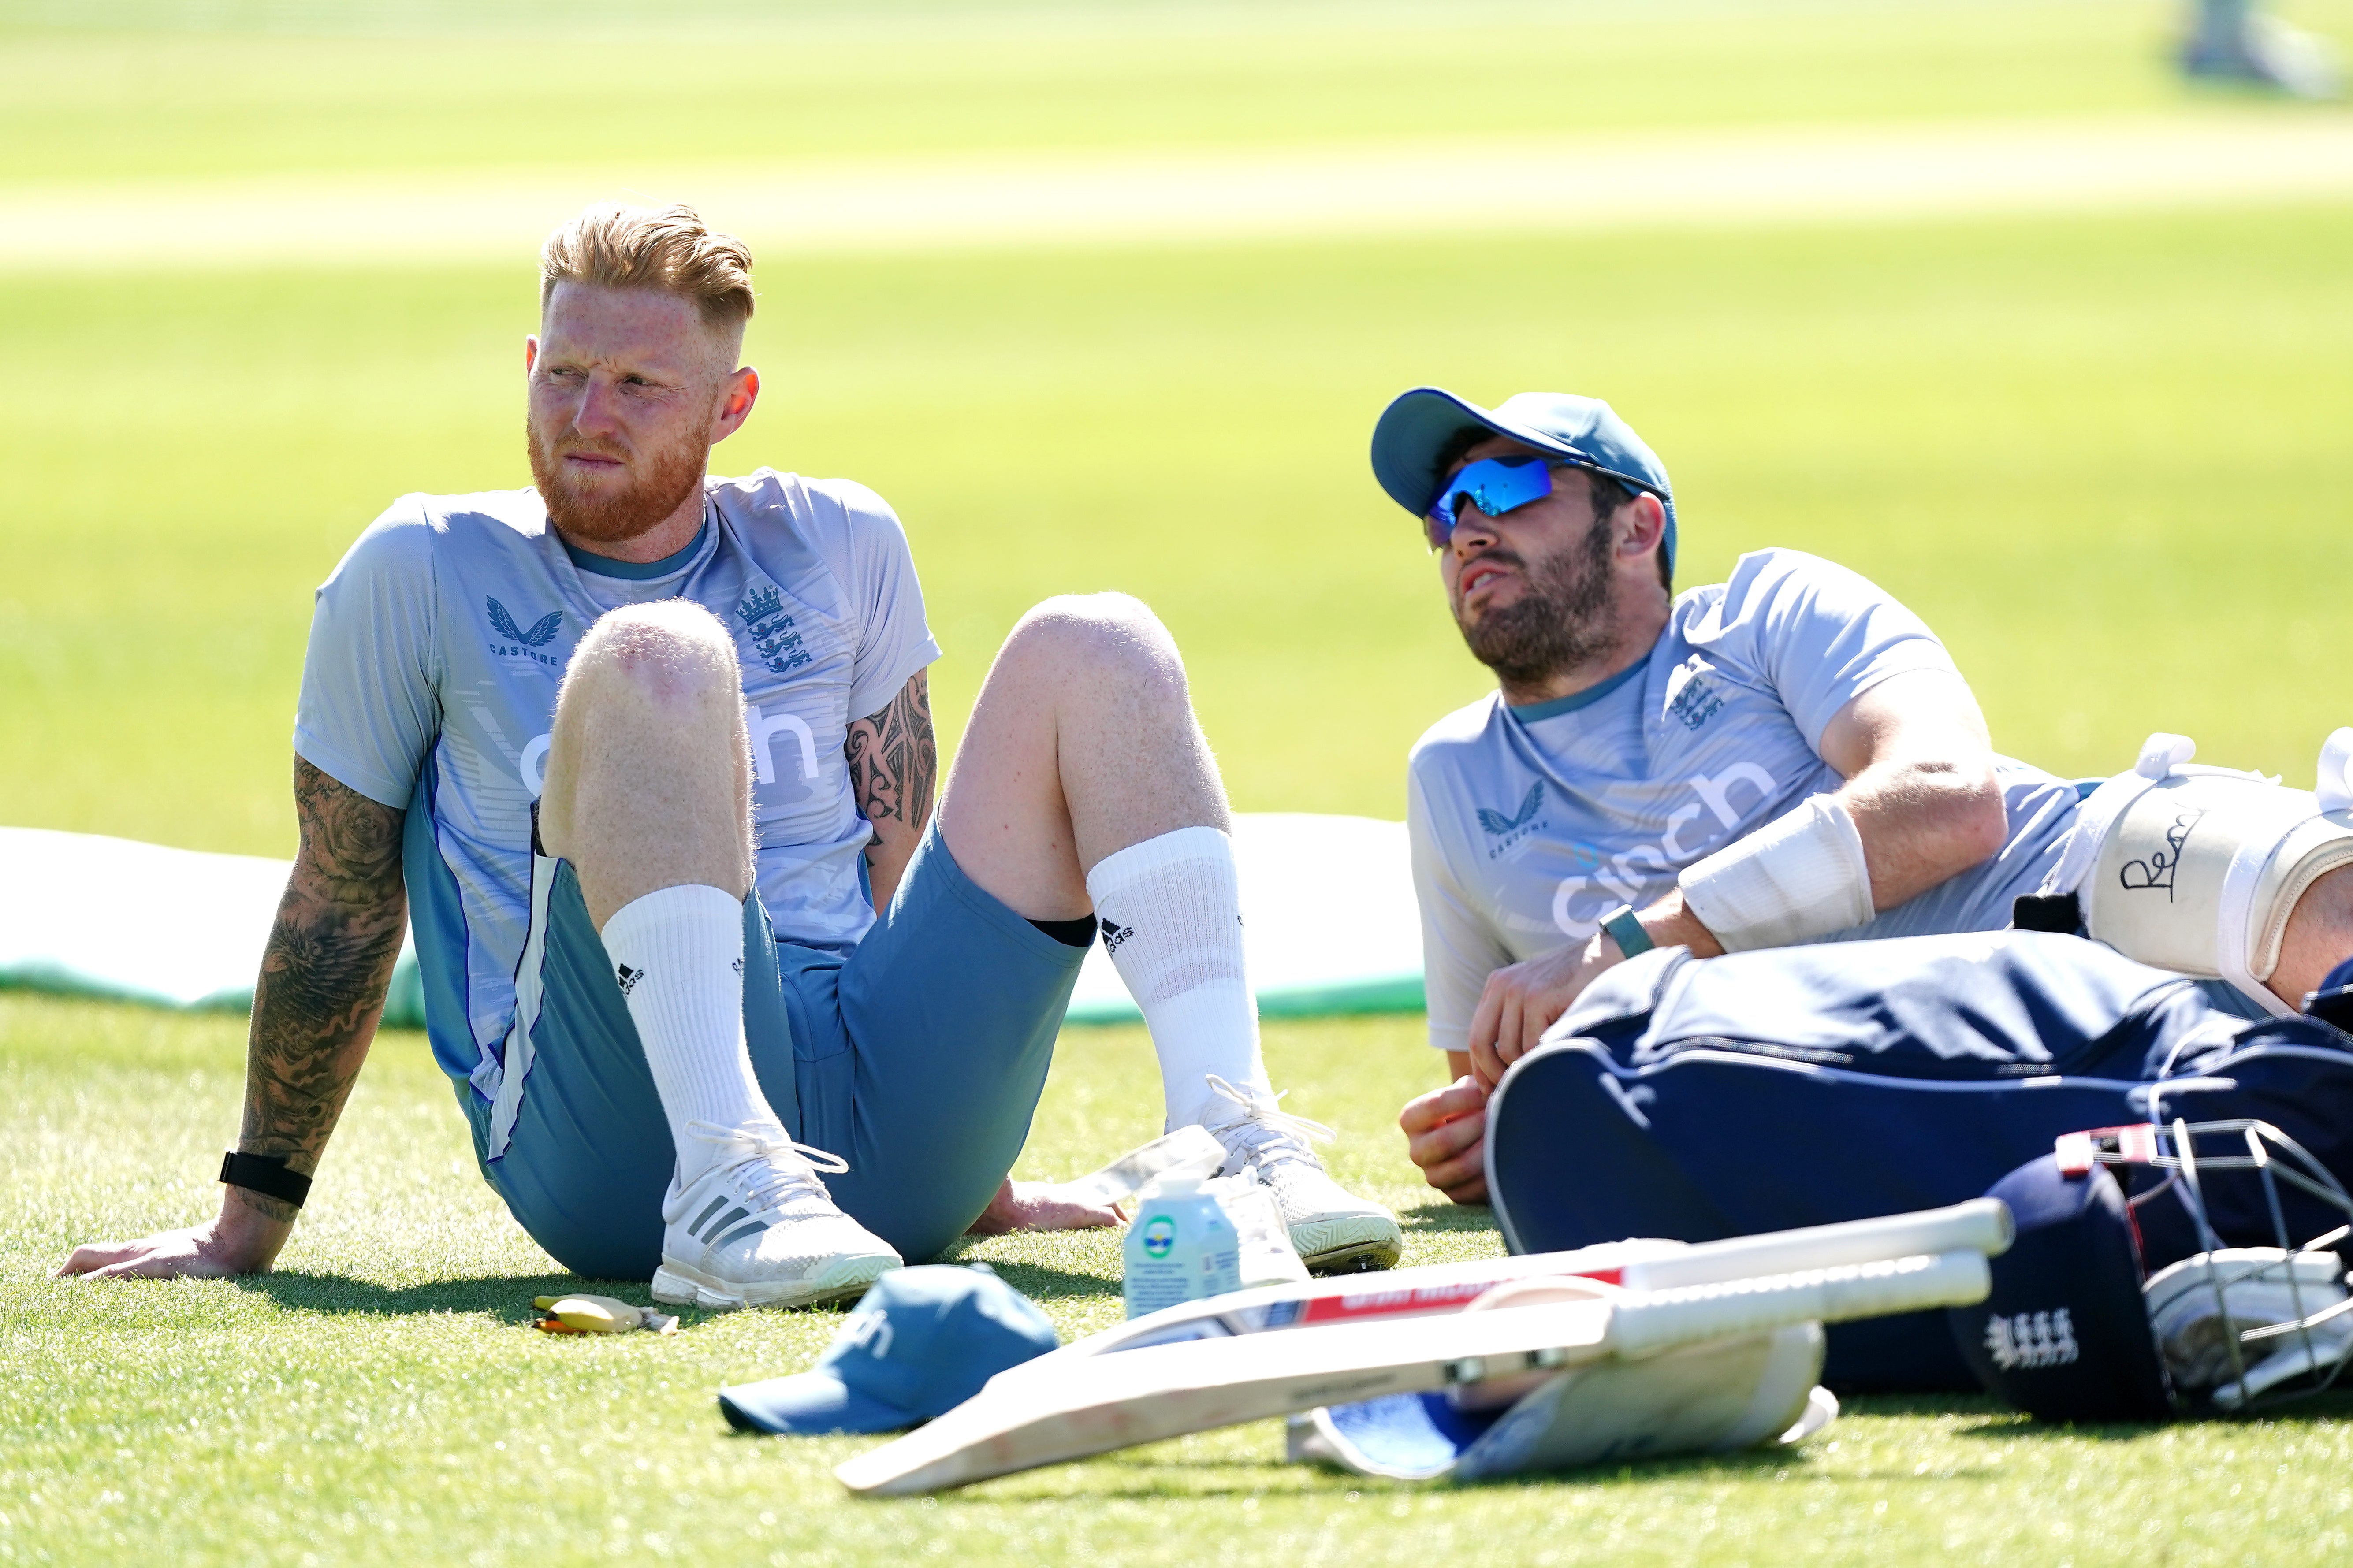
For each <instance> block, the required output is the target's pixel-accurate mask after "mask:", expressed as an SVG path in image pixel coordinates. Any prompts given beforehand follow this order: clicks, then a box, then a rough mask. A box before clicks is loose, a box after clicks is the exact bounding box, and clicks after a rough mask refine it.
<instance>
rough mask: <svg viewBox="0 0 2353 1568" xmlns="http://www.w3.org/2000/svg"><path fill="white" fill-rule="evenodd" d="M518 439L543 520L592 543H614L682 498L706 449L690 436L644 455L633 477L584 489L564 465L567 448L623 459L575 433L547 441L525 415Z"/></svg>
mask: <svg viewBox="0 0 2353 1568" xmlns="http://www.w3.org/2000/svg"><path fill="white" fill-rule="evenodd" d="M523 444H524V445H525V446H526V447H528V448H529V449H530V452H531V479H532V483H533V485H534V486H536V487H537V488H538V490H539V499H540V501H541V504H543V505H544V506H545V507H546V508H547V517H548V521H551V522H553V523H554V524H555V526H556V527H557V528H558V529H560V530H561V531H564V532H565V533H567V534H569V535H571V536H572V537H573V538H575V539H578V540H582V541H586V542H590V543H596V544H619V543H622V542H626V541H628V540H632V539H635V538H637V537H638V535H639V534H641V533H643V532H645V531H647V530H648V529H650V528H652V527H653V526H654V525H655V524H657V523H659V522H660V521H662V519H664V518H666V517H668V516H670V513H672V512H674V511H676V510H678V509H679V507H680V506H681V505H682V504H683V503H684V502H685V500H686V499H687V497H689V496H691V495H692V494H694V492H695V491H696V490H698V489H702V473H703V469H704V468H705V467H706V466H708V464H709V463H710V461H711V448H710V447H709V446H708V445H707V444H704V443H700V442H697V441H696V440H695V439H694V438H693V437H692V436H691V435H690V436H689V437H688V438H687V439H685V440H684V441H681V442H680V443H679V444H678V445H677V446H675V447H669V448H666V449H659V450H655V451H651V452H648V453H646V454H644V457H643V460H642V462H641V464H640V465H639V467H638V476H637V478H636V479H631V480H628V481H627V482H625V483H622V484H618V485H611V486H600V487H598V488H599V491H600V492H601V493H597V494H594V495H591V494H586V493H584V491H583V490H582V489H580V488H579V487H577V486H575V483H574V482H573V479H572V477H571V476H570V475H568V474H566V473H565V470H564V457H565V453H567V452H593V453H596V454H597V455H598V456H604V457H615V458H623V460H624V461H626V460H627V459H626V458H625V457H624V455H623V454H621V453H618V452H614V451H611V450H610V449H609V448H607V447H604V446H602V445H600V444H599V443H596V442H594V441H588V440H585V439H582V438H581V437H577V436H575V437H572V438H570V439H569V440H561V439H559V440H558V441H556V442H554V443H550V442H545V441H543V440H542V439H541V438H540V434H539V431H538V429H537V428H536V427H535V426H533V424H532V423H531V421H530V420H528V419H526V420H524V421H523Z"/></svg>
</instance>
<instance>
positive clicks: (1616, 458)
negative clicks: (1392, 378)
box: [1373, 386, 1675, 574]
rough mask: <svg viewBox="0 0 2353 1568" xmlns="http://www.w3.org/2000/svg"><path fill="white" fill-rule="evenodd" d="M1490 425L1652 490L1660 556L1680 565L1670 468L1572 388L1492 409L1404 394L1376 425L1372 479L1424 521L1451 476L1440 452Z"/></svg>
mask: <svg viewBox="0 0 2353 1568" xmlns="http://www.w3.org/2000/svg"><path fill="white" fill-rule="evenodd" d="M1472 429H1483V430H1491V431H1493V432H1494V433H1495V434H1496V435H1498V436H1509V437H1511V438H1512V439H1513V440H1514V441H1525V442H1526V443H1527V444H1528V445H1529V446H1531V447H1535V449H1536V450H1537V451H1539V452H1550V453H1551V454H1553V455H1554V456H1555V457H1557V458H1567V460H1568V461H1570V462H1572V463H1576V464H1578V465H1580V466H1581V467H1584V468H1591V469H1593V470H1594V471H1595V472H1596V473H1602V474H1607V475H1609V477H1610V478H1611V479H1616V480H1618V481H1619V482H1620V484H1623V485H1627V486H1629V487H1630V488H1632V489H1638V490H1648V491H1650V492H1651V494H1652V495H1654V496H1656V497H1658V498H1659V504H1660V505H1661V506H1662V507H1664V508H1666V511H1667V531H1666V534H1665V536H1664V537H1663V538H1662V540H1661V541H1660V543H1659V550H1660V553H1661V554H1662V555H1663V556H1664V557H1665V560H1666V563H1667V571H1668V573H1669V574H1672V573H1673V571H1674V569H1675V492H1674V489H1673V488H1672V486H1670V485H1669V484H1668V483H1667V467H1666V465H1665V464H1664V463H1662V462H1660V461H1659V455H1658V454H1657V453H1655V452H1653V451H1651V448H1650V447H1646V446H1644V445H1643V444H1642V438H1641V437H1640V436H1637V435H1635V434H1634V430H1633V426H1630V425H1628V424H1627V423H1626V422H1625V421H1624V420H1623V419H1620V418H1619V417H1618V416H1617V414H1616V412H1615V411H1613V410H1612V409H1611V408H1610V406H1609V405H1608V404H1606V403H1604V402H1602V401H1601V400H1600V399H1599V398H1598V397H1578V396H1577V395H1574V394H1572V393H1566V392H1523V393H1518V394H1516V395H1513V396H1510V397H1507V398H1505V399H1504V401H1503V402H1501V403H1499V404H1497V405H1495V406H1494V407H1493V408H1492V409H1490V408H1482V407H1480V406H1479V405H1477V404H1475V403H1472V402H1471V401H1470V400H1469V399H1467V398H1461V397H1457V396H1455V395H1454V394H1452V393H1451V392H1447V391H1444V390H1442V389H1440V388H1439V387H1435V386H1417V387H1415V388H1414V389H1413V390H1412V391H1411V392H1401V393H1399V394H1398V395H1397V397H1396V398H1395V400H1393V401H1392V402H1391V403H1390V404H1389V405H1388V407H1387V408H1384V409H1382V410H1381V416H1380V418H1379V420H1378V421H1377V422H1376V423H1375V424H1374V426H1373V478H1375V479H1378V480H1380V482H1381V489H1385V490H1387V491H1388V494H1389V499H1390V500H1393V501H1395V502H1397V503H1398V505H1399V506H1401V507H1403V508H1405V510H1408V511H1409V512H1411V513H1412V514H1413V515H1414V516H1415V517H1417V518H1419V517H1420V516H1422V515H1423V514H1424V513H1425V512H1427V511H1429V510H1430V506H1431V505H1432V504H1433V503H1434V502H1435V501H1436V500H1438V488H1439V485H1440V482H1441V480H1442V479H1443V478H1444V476H1443V475H1442V474H1440V471H1439V467H1438V458H1439V454H1440V453H1441V452H1443V451H1445V450H1446V448H1447V446H1448V444H1449V443H1451V442H1452V441H1453V440H1454V438H1455V437H1458V436H1460V435H1461V434H1462V432H1464V431H1465V430H1472Z"/></svg>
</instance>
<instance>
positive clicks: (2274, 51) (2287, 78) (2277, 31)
mask: <svg viewBox="0 0 2353 1568" xmlns="http://www.w3.org/2000/svg"><path fill="white" fill-rule="evenodd" d="M2181 68H2182V69H2183V70H2184V71H2185V72H2187V73H2188V74H2189V75H2190V76H2191V77H2202V78H2206V79H2211V80H2219V81H2229V82H2237V83H2240V84H2242V85H2243V86H2248V87H2256V88H2270V89H2274V90H2276V91H2279V92H2284V93H2286V94H2287V95H2288V96H2290V97H2291V98H2304V99H2311V100H2330V99H2335V98H2337V97H2339V96H2341V95H2342V93H2343V92H2344V89H2345V71H2344V66H2343V62H2342V61H2341V60H2340V59H2339V58H2338V56H2337V50H2336V48H2335V47H2333V46H2332V45H2331V44H2330V43H2329V42H2328V41H2327V39H2325V38H2322V37H2316V35H2314V34H2311V33H2306V32H2304V31H2302V30H2300V29H2298V28H2295V27H2291V26H2288V25H2287V24H2286V23H2284V22H2283V21H2281V20H2280V19H2279V18H2278V17H2276V16H2252V17H2249V18H2248V19H2247V20H2246V22H2245V23H2244V24H2243V25H2242V26H2241V27H2240V28H2239V29H2238V30H2237V31H2236V32H2234V33H2232V34H2230V35H2228V36H2225V37H2203V36H2201V37H2196V38H2192V39H2191V40H2190V42H2189V46H2188V47H2185V48H2184V49H2183V50H2182V54H2181Z"/></svg>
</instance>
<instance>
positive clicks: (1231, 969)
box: [940, 594, 1264, 1125]
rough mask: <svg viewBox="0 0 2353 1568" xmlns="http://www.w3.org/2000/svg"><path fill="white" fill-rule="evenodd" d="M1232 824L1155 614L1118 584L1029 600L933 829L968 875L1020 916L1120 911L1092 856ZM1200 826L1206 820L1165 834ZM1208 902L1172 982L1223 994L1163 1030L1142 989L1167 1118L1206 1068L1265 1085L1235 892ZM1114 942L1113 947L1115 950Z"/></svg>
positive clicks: (1179, 1119)
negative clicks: (1106, 904) (1092, 882)
mask: <svg viewBox="0 0 2353 1568" xmlns="http://www.w3.org/2000/svg"><path fill="white" fill-rule="evenodd" d="M1231 826H1232V818H1231V816H1229V813H1228V811H1227V808H1226V793H1225V787H1224V785H1223V784H1222V783H1221V782H1220V781H1219V777H1218V767H1217V763H1216V761H1215V760H1214V759H1213V758H1212V757H1211V756H1210V754H1209V744H1208V740H1207V738H1206V737H1204V736H1203V735H1202V733H1201V726H1200V724H1199V722H1198V721H1197V720H1196V719H1195V717H1194V715H1193V705H1192V700H1191V697H1190V694H1189V692H1188V690H1187V686H1186V681H1185V664H1184V660H1183V659H1182V658H1179V657H1178V655H1177V652H1176V643H1175V641H1174V640H1173V639H1172V638H1171V637H1169V635H1168V632H1167V629H1166V627H1164V626H1162V625H1161V624H1160V622H1159V620H1158V618H1157V617H1155V616H1154V615H1153V614H1152V612H1151V611H1150V610H1148V609H1146V608H1145V606H1144V605H1142V604H1140V603H1138V602H1137V601H1135V600H1134V599H1132V598H1129V597H1128V596H1127V595H1124V594H1096V595H1086V596H1083V597H1082V596H1069V597H1063V598H1057V599H1049V600H1047V601H1046V602H1045V603H1044V604H1042V605H1039V606H1038V607H1037V608H1035V609H1033V610H1031V611H1030V612H1029V614H1028V615H1027V616H1023V617H1022V618H1021V620H1020V622H1019V623H1018V625H1016V626H1014V628H1013V631H1012V634H1011V635H1010V636H1009V637H1007V638H1006V640H1005V646H1004V647H1002V648H1001V649H999V650H998V652H997V659H996V662H995V663H994V664H992V665H991V666H990V667H989V671H988V679H987V681H986V682H985V683H984V684H983V685H982V687H981V692H980V699H979V700H978V701H977V702H976V703H975V704H974V707H973V714H972V722H971V723H970V724H969V725H968V726H967V727H966V729H965V737H964V741H963V742H962V744H960V745H959V746H958V747H957V749H956V756H955V766H954V768H953V770H952V771H951V772H950V773H949V774H948V782H947V789H946V795H945V797H944V799H943V801H942V802H941V805H940V831H941V834H942V836H943V837H945V839H946V840H947V844H948V847H949V849H950V851H951V852H952V853H953V854H954V855H955V858H956V864H957V865H959V866H961V867H963V868H964V870H965V875H967V876H969V877H970V878H971V879H973V880H974V881H975V882H976V883H978V884H979V885H980V887H981V888H982V889H984V890H986V891H987V892H988V893H990V894H993V895H994V896H995V897H997V899H999V900H1003V901H1004V903H1005V904H1006V905H1007V906H1008V907H1009V908H1010V909H1012V910H1013V911H1014V912H1015V913H1017V914H1018V915H1020V916H1022V917H1023V918H1025V919H1028V920H1039V921H1060V920H1075V919H1078V918H1080V917H1082V916H1084V915H1088V914H1090V913H1102V914H1103V915H1104V918H1106V919H1109V920H1112V921H1114V922H1115V927H1116V924H1117V923H1118V922H1119V918H1120V911H1119V910H1116V909H1113V910H1105V911H1098V910H1096V907H1095V906H1096V897H1095V892H1092V891H1090V889H1089V879H1090V877H1091V875H1092V874H1094V873H1095V872H1096V871H1097V870H1098V868H1101V867H1103V865H1104V863H1105V862H1106V861H1109V860H1112V859H1113V858H1115V857H1118V856H1120V855H1121V854H1122V853H1123V852H1126V851H1133V850H1135V849H1137V848H1138V847H1140V846H1144V845H1146V844H1149V843H1153V842H1154V841H1155V840H1166V841H1168V842H1171V843H1172V844H1176V845H1178V846H1179V847H1182V846H1183V845H1185V844H1188V843H1189V844H1192V845H1194V846H1196V847H1198V849H1199V850H1200V851H1201V852H1203V853H1206V854H1208V855H1209V856H1212V857H1214V856H1215V855H1217V854H1219V852H1220V851H1223V852H1224V853H1225V854H1226V855H1227V857H1228V859H1229V861H1230V849H1229V847H1226V845H1225V843H1224V841H1223V839H1222V836H1223V835H1224V834H1225V833H1226V832H1227V831H1228V830H1229V828H1230V827H1231ZM1199 829H1207V830H1208V833H1206V834H1198V836H1197V837H1193V838H1190V839H1186V840H1168V836H1170V835H1182V834H1186V833H1187V830H1199ZM1196 869H1197V870H1198V868H1196ZM1188 874H1189V873H1188V872H1187V869H1186V868H1182V867H1179V868H1176V871H1175V875H1176V877H1177V878H1178V879H1183V878H1185V877H1187V875H1188ZM1211 874H1213V875H1214V873H1211ZM1097 890H1098V891H1099V890H1100V879H1098V888H1097ZM1210 896H1211V897H1212V898H1214V897H1216V894H1215V893H1214V892H1213V893H1211V894H1210ZM1227 902H1228V903H1229V904H1230V895H1229V896H1228V899H1227ZM1180 918H1182V917H1180ZM1216 918H1218V919H1220V920H1222V921H1223V922H1224V925H1223V926H1222V927H1220V928H1219V929H1216V930H1213V931H1186V932H1179V933H1177V940H1178V941H1180V942H1184V943H1185V944H1186V946H1187V949H1189V950H1191V951H1188V952H1187V953H1186V954H1185V955H1184V956H1183V957H1182V958H1180V959H1179V961H1178V962H1179V963H1183V964H1185V965H1186V968H1187V974H1186V975H1185V976H1180V977H1178V980H1177V983H1178V984H1182V982H1183V979H1184V978H1189V977H1190V976H1192V975H1195V974H1198V976H1199V977H1200V978H1201V979H1202V980H1204V981H1206V982H1207V983H1208V986H1209V988H1210V990H1211V991H1212V992H1213V993H1215V996H1214V999H1213V1000H1211V1001H1210V1003H1209V1004H1208V1005H1209V1006H1210V1007H1211V1008H1213V1009H1221V1010H1219V1011H1215V1012H1212V1013H1211V1014H1210V1016H1204V1017H1201V1018H1198V1019H1187V1020H1183V1021H1181V1022H1179V1023H1177V1024H1176V1033H1177V1034H1179V1035H1181V1036H1182V1037H1181V1038H1167V1039H1164V1038H1163V1035H1164V1034H1165V1033H1168V1032H1169V1030H1168V1026H1166V1025H1165V1024H1164V1023H1163V1022H1162V1020H1160V1019H1156V1018H1151V1017H1150V1015H1151V1014H1152V1013H1153V1012H1155V1011H1164V1010H1165V1008H1159V1007H1155V1006H1154V1005H1152V1004H1153V1002H1154V999H1153V998H1151V997H1146V996H1141V995H1139V996H1138V998H1137V1001H1138V1003H1139V1005H1145V1007H1146V1014H1147V1020H1148V1021H1150V1022H1152V1023H1153V1024H1154V1026H1155V1027H1154V1044H1155V1047H1157V1048H1158V1049H1159V1050H1160V1052H1161V1055H1162V1058H1163V1062H1164V1068H1166V1069H1168V1070H1166V1071H1165V1072H1164V1079H1165V1083H1164V1088H1165V1089H1166V1100H1167V1115H1168V1120H1169V1121H1170V1124H1171V1125H1176V1124H1180V1123H1183V1122H1187V1121H1194V1120H1197V1115H1196V1113H1197V1111H1198V1108H1199V1106H1200V1104H1201V1102H1202V1101H1203V1100H1205V1099H1207V1098H1208V1095H1209V1090H1208V1088H1207V1086H1206V1085H1205V1084H1204V1083H1203V1081H1202V1079H1203V1075H1204V1073H1206V1072H1216V1073H1218V1074H1219V1076H1220V1077H1223V1078H1226V1079H1229V1080H1231V1081H1233V1082H1236V1083H1250V1082H1257V1083H1259V1084H1260V1085H1261V1087H1263V1081H1264V1072H1263V1069H1262V1068H1261V1067H1260V1065H1259V1061H1258V1025H1257V1016H1256V1014H1255V1012H1254V1010H1253V1009H1252V1008H1251V1006H1250V994H1249V991H1248V988H1247V982H1246V979H1245V977H1244V975H1243V973H1242V969H1241V947H1240V931H1239V929H1238V928H1236V927H1235V926H1234V921H1236V918H1237V916H1236V914H1235V912H1234V911H1233V910H1230V908H1229V909H1227V910H1221V911H1220V913H1219V916H1218V917H1216ZM1117 934H1118V931H1117V930H1116V929H1114V930H1113V931H1110V932H1107V933H1106V936H1107V939H1109V938H1115V937H1116V936H1117ZM1139 940H1143V941H1149V940H1151V939H1150V936H1149V935H1147V936H1145V937H1144V938H1142V939H1139ZM1124 945H1125V944H1124V943H1122V944H1120V945H1115V946H1113V949H1112V952H1113V959H1114V961H1115V962H1116V961H1117V960H1118V958H1119V954H1120V952H1121V951H1122V948H1123V947H1124ZM1220 948H1222V949H1224V950H1226V951H1223V952H1220V951H1217V950H1218V949H1220ZM1123 973H1124V970H1123ZM1131 984H1133V982H1131ZM1162 988H1163V989H1166V985H1164V986H1163V987H1162ZM1197 1007H1198V1004H1197ZM1171 1058H1176V1059H1174V1060H1172V1059H1171ZM1194 1058H1198V1061H1197V1060H1195V1059H1194ZM1180 1079H1181V1081H1180Z"/></svg>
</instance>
